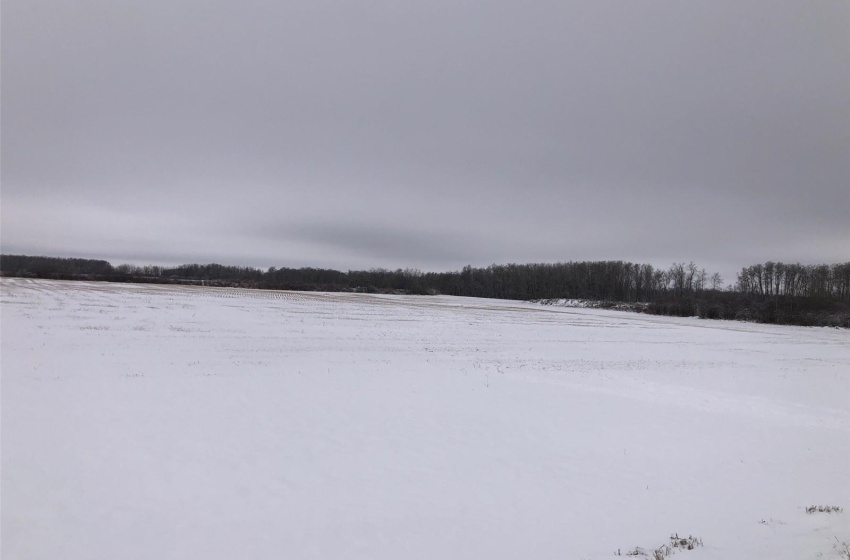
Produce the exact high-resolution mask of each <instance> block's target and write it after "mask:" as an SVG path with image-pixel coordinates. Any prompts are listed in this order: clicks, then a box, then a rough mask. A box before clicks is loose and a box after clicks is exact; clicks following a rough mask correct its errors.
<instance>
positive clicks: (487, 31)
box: [0, 0, 850, 280]
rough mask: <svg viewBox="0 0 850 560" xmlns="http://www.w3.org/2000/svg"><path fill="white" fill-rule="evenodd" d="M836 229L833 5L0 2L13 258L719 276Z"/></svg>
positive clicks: (803, 247)
mask: <svg viewBox="0 0 850 560" xmlns="http://www.w3.org/2000/svg"><path fill="white" fill-rule="evenodd" d="M848 214H850V2H847V1H846V0H836V1H828V0H820V1H817V2H806V1H802V0H800V1H793V2H786V1H783V0H766V1H763V2H760V1H742V0H731V1H720V0H710V1H709V0H706V1H702V2H682V1H680V0H675V1H669V2H649V1H618V2H606V1H597V0H593V1H591V0H584V1H581V2H578V1H573V2H571V1H567V0H557V1H536V2H535V1H532V2H518V1H516V0H510V1H507V0H487V1H464V0H449V1H443V0H428V1H419V2H408V1H399V0H388V1H374V0H373V1H351V0H327V1H323V0H286V1H280V0H269V1H257V0H249V1H242V2H236V1H233V0H231V1H228V2H218V1H211V0H202V1H201V0H198V1H186V0H184V1H171V0H144V1H138V2H129V1H116V0H102V1H91V0H73V1H69V0H3V10H2V238H1V239H0V241H2V250H3V252H4V253H24V254H45V255H61V256H83V257H96V258H105V259H107V260H110V261H112V262H113V263H114V264H118V263H120V262H133V263H140V264H141V263H155V264H170V263H188V262H220V263H223V264H237V265H251V266H258V267H262V268H265V267H268V266H277V267H280V266H322V267H330V268H338V269H349V268H371V267H389V268H397V267H402V268H404V267H416V268H420V269H423V270H453V269H457V268H460V267H462V266H463V265H465V264H472V265H487V264H490V263H508V262H518V263H525V262H543V261H548V262H555V261H568V260H608V259H618V260H619V259H623V260H631V261H639V262H650V263H653V264H656V265H660V266H665V267H666V266H669V265H670V264H671V263H672V262H674V261H689V260H695V261H696V262H697V263H698V264H701V265H703V266H705V267H706V268H708V269H709V270H720V271H722V272H724V273H725V275H726V276H728V275H729V274H730V273H731V272H734V271H736V270H738V269H739V268H740V267H741V266H744V265H749V264H754V263H756V262H762V261H766V260H784V261H795V262H796V261H801V262H804V263H811V262H839V261H846V260H848V259H850V218H848ZM733 279H734V278H727V280H733Z"/></svg>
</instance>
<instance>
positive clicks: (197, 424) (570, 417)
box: [0, 279, 850, 560]
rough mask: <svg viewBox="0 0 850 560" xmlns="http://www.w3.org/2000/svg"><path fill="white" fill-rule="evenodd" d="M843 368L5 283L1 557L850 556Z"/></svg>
mask: <svg viewBox="0 0 850 560" xmlns="http://www.w3.org/2000/svg"><path fill="white" fill-rule="evenodd" d="M848 364H850V338H848V336H847V333H846V331H839V330H835V329H812V328H806V327H790V326H777V325H763V324H754V323H743V322H732V321H701V320H697V319H692V318H681V317H664V316H657V315H648V314H627V313H615V312H612V311H607V310H604V309H593V308H579V307H575V308H569V307H558V306H542V305H537V304H529V303H525V302H517V301H504V300H493V299H475V298H462V297H448V296H433V297H413V296H395V295H380V294H353V293H321V292H289V291H274V290H268V291H266V290H263V291H260V290H247V289H235V288H209V287H195V286H177V285H171V286H162V285H142V284H107V283H95V282H58V281H41V280H26V279H2V280H0V378H2V379H0V381H2V391H1V392H0V398H1V399H2V403H0V414H2V430H3V432H2V441H0V445H2V457H0V459H2V469H0V484H2V508H0V530H2V539H0V555H2V558H3V559H4V560H6V559H34V560H41V559H52V558H63V559H69V560H83V559H85V560H89V559H113V558H121V559H125V558H128V559H134V558H139V559H142V558H145V559H147V558H157V559H158V558H204V559H211V560H217V559H222V560H224V559H228V560H229V559H232V558H251V559H259V560H265V559H279V558H299V559H302V558H303V559H319V558H344V559H369V560H372V559H378V560H380V559H397V558H404V559H414V560H418V559H422V560H426V559H427V560H432V559H434V558H450V559H470V560H471V559H475V560H477V559H480V558H487V559H497V560H498V559H516V558H529V559H564V558H583V559H592V560H602V559H606V558H611V557H612V556H615V555H616V554H617V553H618V551H619V552H620V554H622V555H624V556H625V555H626V554H628V553H629V552H636V551H637V552H639V553H640V554H644V557H647V558H654V557H653V555H654V554H655V553H656V552H657V551H659V550H660V552H661V553H662V554H665V553H666V552H667V550H668V548H669V550H670V552H675V555H674V556H673V557H672V558H673V560H677V559H679V558H681V559H682V560H691V559H693V560H706V559H707V560H720V559H723V560H728V559H732V560H735V559H739V560H744V559H761V558H769V559H771V560H792V559H794V560H799V559H803V560H806V559H815V558H821V559H830V558H832V559H841V558H844V559H845V560H850V556H848V555H847V553H846V550H847V546H846V543H850V524H848V519H850V518H848V515H847V513H845V512H842V511H840V510H841V508H845V507H847V504H848V503H850V472H848V469H847V465H848V464H850V400H849V399H848V395H849V394H850V368H848ZM813 504H814V511H811V512H810V511H809V510H810V509H811V506H812V505H813ZM818 504H823V505H822V506H820V509H821V510H822V511H818V509H819V507H818ZM835 508H838V509H835ZM827 510H828V511H827ZM676 531H678V533H676ZM671 532H673V533H672V535H673V536H674V537H676V536H678V535H695V536H697V537H698V538H699V539H700V542H702V543H703V546H697V545H696V544H694V546H693V548H689V547H688V546H687V542H686V544H685V545H681V540H686V539H687V537H682V538H681V539H678V542H679V546H674V544H675V543H674V542H673V541H672V540H668V536H670V535H671ZM842 546H843V548H842ZM638 558H641V556H638Z"/></svg>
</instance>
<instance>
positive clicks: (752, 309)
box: [0, 255, 850, 327]
mask: <svg viewBox="0 0 850 560" xmlns="http://www.w3.org/2000/svg"><path fill="white" fill-rule="evenodd" d="M0 272H2V274H3V275H4V276H21V277H32V278H52V279H68V280H105V281H113V282H154V283H163V284H170V283H177V284H203V285H210V286H230V287H246V288H258V289H280V290H310V291H356V292H368V293H406V294H423V295H424V294H446V295H455V296H470V297H482V298H500V299H515V300H544V299H560V298H567V299H587V300H595V301H599V302H608V303H610V304H612V305H613V304H614V303H620V304H630V305H627V307H630V308H632V309H634V310H638V311H644V312H648V313H653V314H662V315H678V316H699V317H703V318H712V319H736V320H746V321H756V322H764V323H785V324H796V325H828V326H842V327H850V262H848V263H842V264H834V265H801V264H784V263H774V262H767V263H764V264H757V265H753V266H749V267H745V268H743V269H742V270H741V272H740V273H739V274H738V278H737V281H736V282H735V283H734V284H730V285H728V286H726V287H725V288H724V286H723V279H722V278H721V276H720V275H719V274H716V273H714V274H709V273H708V272H706V270H705V269H704V268H700V267H698V266H697V265H696V264H694V263H693V262H690V263H687V264H686V263H674V264H673V265H672V266H671V267H670V268H667V269H661V268H655V267H653V266H652V265H649V264H635V263H629V262H623V261H596V262H566V263H553V264H507V265H495V264H494V265H491V266H488V267H486V268H475V267H472V266H466V267H464V268H463V269H462V270H460V271H454V272H422V271H419V270H416V269H404V270H402V269H398V270H386V269H382V268H376V269H371V270H363V271H348V272H341V271H338V270H330V269H320V268H297V269H296V268H285V267H284V268H274V267H272V268H270V269H268V270H265V271H264V270H260V269H257V268H252V267H238V266H226V265H220V264H206V265H201V264H187V265H181V266H177V267H161V266H135V265H129V264H122V265H119V266H112V265H111V264H110V263H108V262H106V261H103V260H89V259H69V258H55V257H31V256H24V255H0Z"/></svg>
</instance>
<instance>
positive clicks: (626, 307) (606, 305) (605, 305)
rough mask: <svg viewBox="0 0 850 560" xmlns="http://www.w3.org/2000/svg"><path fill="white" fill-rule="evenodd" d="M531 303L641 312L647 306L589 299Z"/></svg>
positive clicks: (540, 300) (644, 304) (646, 304)
mask: <svg viewBox="0 0 850 560" xmlns="http://www.w3.org/2000/svg"><path fill="white" fill-rule="evenodd" d="M530 302H531V303H539V304H540V305H552V306H555V307H573V308H578V309H613V310H614V311H634V312H637V313H643V312H645V311H646V310H647V309H648V308H649V304H648V303H641V302H632V303H627V302H622V301H595V300H589V299H533V300H530Z"/></svg>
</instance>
